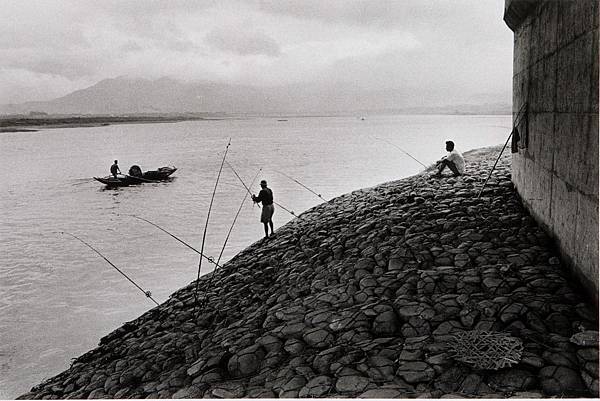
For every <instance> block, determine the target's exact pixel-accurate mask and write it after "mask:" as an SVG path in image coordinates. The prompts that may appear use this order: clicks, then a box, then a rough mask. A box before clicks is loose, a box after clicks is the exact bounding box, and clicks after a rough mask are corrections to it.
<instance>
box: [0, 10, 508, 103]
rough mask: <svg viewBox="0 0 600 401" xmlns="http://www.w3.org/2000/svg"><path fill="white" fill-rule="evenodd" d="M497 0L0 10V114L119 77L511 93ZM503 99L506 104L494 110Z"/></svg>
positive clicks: (503, 27)
mask: <svg viewBox="0 0 600 401" xmlns="http://www.w3.org/2000/svg"><path fill="white" fill-rule="evenodd" d="M503 5H504V0H455V1H442V0H435V1H431V0H396V1H384V0H373V1H362V0H339V1H334V0H314V1H313V0H302V1H300V0H294V1H281V0H272V1H226V0H222V1H191V0H190V1H185V0H181V1H173V0H171V1H150V0H143V1H105V0H102V1H95V0H94V1H82V0H73V1H64V0H54V1H48V0H44V1H29V0H15V1H11V0H3V1H2V3H1V6H2V12H0V103H1V104H4V103H18V102H23V101H28V100H47V99H52V98H55V97H59V96H62V95H65V94H67V93H69V92H71V91H73V90H76V89H81V88H85V87H88V86H91V85H93V84H94V83H96V82H98V81H100V80H102V79H105V78H114V77H117V76H123V75H126V76H131V77H141V78H160V77H163V76H168V77H171V78H175V79H181V80H201V81H219V82H227V83H233V84H249V85H269V86H272V85H279V84H287V83H320V84H326V83H332V82H336V83H352V84H353V85H354V86H359V87H364V88H365V89H374V90H378V89H390V88H391V89H403V88H423V90H431V88H445V89H446V90H448V91H451V92H457V93H458V92H462V93H469V94H472V95H474V96H476V95H477V94H489V93H502V94H505V95H507V94H510V90H511V75H512V32H511V31H510V30H509V29H508V27H507V26H506V25H505V24H504V22H503V21H502V15H503ZM502 100H509V99H502Z"/></svg>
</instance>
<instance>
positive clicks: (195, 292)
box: [194, 138, 231, 308]
mask: <svg viewBox="0 0 600 401" xmlns="http://www.w3.org/2000/svg"><path fill="white" fill-rule="evenodd" d="M230 145H231V138H229V142H228V143H227V147H225V154H224V155H223V160H222V161H221V166H220V167H219V174H217V180H216V181H215V188H214V189H213V193H212V196H211V198H210V205H209V206H208V213H207V215H206V224H205V225H204V233H203V234H202V246H201V247H200V253H201V254H204V244H205V243H206V231H207V229H208V220H209V219H210V211H211V210H212V205H213V201H214V200H215V194H216V193H217V186H218V185H219V179H220V178H221V171H223V164H225V158H226V157H227V152H228V151H229V146H230ZM201 270H202V257H200V261H199V262H198V276H197V278H196V289H195V291H194V308H196V305H197V304H198V286H199V285H200V272H201Z"/></svg>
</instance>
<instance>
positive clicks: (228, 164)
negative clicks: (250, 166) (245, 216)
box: [225, 161, 262, 209]
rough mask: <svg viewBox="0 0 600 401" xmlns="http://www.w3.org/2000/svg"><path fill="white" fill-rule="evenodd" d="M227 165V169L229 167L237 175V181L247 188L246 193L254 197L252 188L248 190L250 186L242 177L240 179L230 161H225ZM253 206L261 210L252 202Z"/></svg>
mask: <svg viewBox="0 0 600 401" xmlns="http://www.w3.org/2000/svg"><path fill="white" fill-rule="evenodd" d="M225 164H227V167H229V168H230V169H231V171H233V174H235V176H236V177H237V179H238V180H240V182H241V183H242V185H243V186H244V188H246V192H248V193H249V194H250V196H252V192H251V191H250V188H248V186H247V185H246V184H245V183H244V180H242V177H240V176H239V174H238V173H237V171H235V169H234V168H233V166H232V165H231V163H229V162H228V161H225ZM261 170H262V168H261ZM252 204H254V205H257V206H258V208H259V209H260V205H259V204H258V203H255V202H252Z"/></svg>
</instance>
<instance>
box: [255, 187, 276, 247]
mask: <svg viewBox="0 0 600 401" xmlns="http://www.w3.org/2000/svg"><path fill="white" fill-rule="evenodd" d="M260 188H261V190H260V192H259V193H258V196H254V195H252V200H253V201H254V202H255V203H258V202H262V205H263V207H262V213H261V214H260V222H261V223H263V224H264V226H265V238H269V226H270V227H271V235H273V234H274V233H273V220H272V217H273V212H275V207H274V206H273V191H271V189H270V188H267V181H265V180H262V181H261V182H260Z"/></svg>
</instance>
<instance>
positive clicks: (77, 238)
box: [60, 231, 160, 305]
mask: <svg viewBox="0 0 600 401" xmlns="http://www.w3.org/2000/svg"><path fill="white" fill-rule="evenodd" d="M60 234H67V235H70V236H71V237H73V238H75V239H76V240H78V241H80V242H81V243H83V244H84V245H85V246H87V247H88V248H90V249H91V250H92V251H94V252H96V253H97V254H98V255H100V257H101V258H102V259H104V260H105V261H106V262H107V263H108V264H109V265H111V266H112V267H114V268H115V269H116V270H117V271H118V272H119V273H121V274H122V275H123V276H124V277H125V278H126V279H127V280H129V281H130V282H131V284H133V285H135V286H136V287H137V289H138V290H140V291H141V292H142V293H143V294H144V295H145V296H146V297H147V298H150V299H151V300H152V302H154V303H155V304H156V305H160V304H159V303H158V302H156V300H155V299H154V298H152V293H151V292H150V291H145V290H144V289H143V288H142V287H140V286H139V285H137V283H136V282H135V281H133V280H132V279H131V278H129V276H128V275H127V274H125V273H123V271H122V270H121V269H119V268H118V267H117V266H115V265H114V264H113V263H112V262H111V261H110V260H108V259H107V258H106V256H104V255H102V254H101V253H100V251H98V250H97V249H96V248H94V247H93V246H91V245H90V244H88V243H87V242H85V241H84V240H82V239H81V238H79V237H78V236H76V235H74V234H71V233H69V232H66V231H60Z"/></svg>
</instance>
